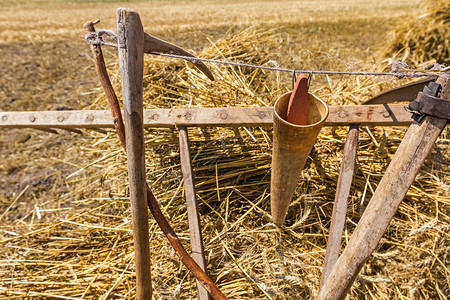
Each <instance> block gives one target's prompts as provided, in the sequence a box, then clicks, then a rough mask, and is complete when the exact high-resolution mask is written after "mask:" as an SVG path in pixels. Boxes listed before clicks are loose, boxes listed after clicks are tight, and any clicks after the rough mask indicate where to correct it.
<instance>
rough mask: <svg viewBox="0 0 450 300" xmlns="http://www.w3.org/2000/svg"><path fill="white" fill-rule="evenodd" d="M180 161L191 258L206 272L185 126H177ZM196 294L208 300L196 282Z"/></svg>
mask: <svg viewBox="0 0 450 300" xmlns="http://www.w3.org/2000/svg"><path fill="white" fill-rule="evenodd" d="M178 132H179V141H180V161H181V170H182V172H183V178H184V191H185V195H186V204H187V214H188V220H189V232H190V235H191V247H192V258H193V259H194V260H195V262H196V263H197V264H198V265H199V266H200V268H201V269H202V270H203V271H204V272H205V273H207V272H206V261H205V251H204V246H203V238H202V227H201V224H200V215H199V212H198V203H197V194H196V191H195V182H194V175H193V171H192V162H191V151H190V148H189V136H188V131H187V128H186V126H179V127H178ZM197 294H198V299H199V300H208V299H210V298H209V294H208V291H207V290H206V289H205V288H204V287H203V286H202V285H201V284H200V282H199V281H198V280H197Z"/></svg>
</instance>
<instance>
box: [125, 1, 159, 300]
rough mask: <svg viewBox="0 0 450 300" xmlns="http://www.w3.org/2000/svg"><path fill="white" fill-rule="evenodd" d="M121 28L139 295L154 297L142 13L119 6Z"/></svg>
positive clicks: (137, 291) (148, 297)
mask: <svg viewBox="0 0 450 300" xmlns="http://www.w3.org/2000/svg"><path fill="white" fill-rule="evenodd" d="M117 32H118V44H119V64H120V75H121V79H122V96H123V106H124V121H125V136H126V149H127V160H128V178H129V182H130V198H131V216H132V225H133V240H134V252H135V254H134V255H135V256H134V257H135V270H136V298H137V299H151V298H152V284H151V277H150V248H149V234H148V211H147V198H146V196H147V191H146V180H145V151H144V129H143V98H142V80H143V70H144V52H143V46H144V30H143V27H142V24H141V20H140V18H139V15H138V14H137V13H136V12H135V11H132V10H129V9H124V8H119V9H118V10H117Z"/></svg>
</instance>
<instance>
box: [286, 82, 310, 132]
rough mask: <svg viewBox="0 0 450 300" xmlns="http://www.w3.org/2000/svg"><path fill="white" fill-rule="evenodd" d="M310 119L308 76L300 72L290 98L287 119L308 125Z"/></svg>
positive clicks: (294, 122) (296, 123)
mask: <svg viewBox="0 0 450 300" xmlns="http://www.w3.org/2000/svg"><path fill="white" fill-rule="evenodd" d="M307 119H308V78H307V77H306V76H305V74H300V76H298V78H297V82H296V83H295V86H294V90H293V91H292V94H291V97H290V98H289V104H288V110H287V114H286V121H288V122H289V123H292V124H295V125H306V122H307Z"/></svg>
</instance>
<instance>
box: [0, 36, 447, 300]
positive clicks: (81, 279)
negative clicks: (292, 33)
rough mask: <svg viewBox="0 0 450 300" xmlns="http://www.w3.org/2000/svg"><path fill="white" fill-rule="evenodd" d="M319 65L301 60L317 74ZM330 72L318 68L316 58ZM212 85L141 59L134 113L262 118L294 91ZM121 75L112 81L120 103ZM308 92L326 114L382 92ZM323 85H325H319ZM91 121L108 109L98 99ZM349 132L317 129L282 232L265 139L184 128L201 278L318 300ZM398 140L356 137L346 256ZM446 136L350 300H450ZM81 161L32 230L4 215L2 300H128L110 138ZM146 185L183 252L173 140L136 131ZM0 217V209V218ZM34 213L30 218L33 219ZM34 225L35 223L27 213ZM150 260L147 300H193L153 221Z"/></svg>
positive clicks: (396, 131)
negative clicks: (239, 111) (208, 111)
mask: <svg viewBox="0 0 450 300" xmlns="http://www.w3.org/2000/svg"><path fill="white" fill-rule="evenodd" d="M281 38H282V36H280V35H279V34H276V33H274V32H271V31H269V32H266V31H258V30H255V29H248V30H245V31H243V32H240V33H237V34H228V35H226V36H225V37H224V38H223V39H221V40H219V41H218V42H216V43H212V44H211V45H210V46H209V47H207V48H206V49H204V50H203V51H202V52H200V53H197V55H198V56H201V57H207V58H219V59H222V58H226V59H229V60H237V61H244V62H249V63H255V64H260V65H274V64H276V63H275V62H274V60H276V59H281V58H280V56H276V55H274V51H272V52H269V51H268V50H265V49H270V48H271V49H276V48H277V41H278V40H279V39H281ZM319 56H320V57H321V59H322V60H323V59H324V58H323V57H322V54H320V53H308V54H305V56H304V61H305V64H308V63H310V64H311V65H313V64H314V62H315V60H319V59H318V57H319ZM325 59H326V58H325ZM209 67H210V68H211V70H212V72H213V74H214V76H215V78H216V81H215V82H208V81H207V79H206V78H205V77H204V76H203V75H202V74H201V73H199V72H197V70H195V69H194V68H192V67H191V66H189V63H185V62H182V61H179V60H174V59H168V58H159V57H155V56H147V57H146V60H145V77H144V88H145V92H144V102H145V103H144V106H145V107H147V108H151V107H153V108H163V107H164V108H167V107H212V106H217V107H223V106H249V105H257V106H266V105H272V104H273V103H274V101H275V100H276V99H277V98H278V96H279V95H281V94H282V93H283V92H285V91H287V90H289V89H290V82H291V79H290V77H289V76H284V77H283V75H282V74H277V73H273V72H271V73H268V72H265V71H262V70H255V69H249V68H239V67H231V66H219V65H209ZM118 69H119V68H118V66H117V65H111V66H110V71H111V77H112V79H113V81H114V85H115V88H116V91H120V86H119V82H120V81H119V71H118ZM318 82H320V84H317V83H315V84H314V85H313V87H312V90H311V91H312V92H313V93H315V94H317V95H318V96H319V97H321V98H322V99H324V100H325V101H326V102H327V103H329V104H351V103H359V102H361V101H363V100H364V99H366V98H367V96H370V95H374V94H376V93H377V92H378V91H379V90H381V89H382V88H385V87H386V86H389V85H395V84H398V82H397V81H396V82H394V83H393V82H392V79H391V78H383V79H370V78H362V77H341V78H322V79H320V81H318ZM322 83H323V84H322ZM92 107H93V108H99V109H100V108H101V109H105V108H107V102H106V99H105V97H104V96H103V95H100V96H99V97H98V98H97V99H96V101H95V102H94V104H93V105H92ZM346 131H347V128H336V129H330V128H325V129H324V130H323V131H322V132H321V135H319V139H318V142H317V143H316V145H315V147H314V149H313V151H312V153H311V155H310V159H308V162H307V165H306V167H305V170H304V172H303V176H302V178H301V180H300V181H299V184H298V187H297V191H296V194H295V199H294V201H293V202H292V205H291V206H290V210H289V214H288V217H287V221H286V225H285V226H284V227H282V228H281V229H279V228H277V227H275V226H274V225H273V224H272V223H271V218H270V216H269V212H270V208H269V199H270V197H269V196H270V194H269V193H270V187H269V182H270V161H271V145H272V144H271V143H272V135H271V130H269V129H262V128H236V129H231V128H223V129H216V128H206V129H199V128H190V129H189V134H190V139H191V152H192V159H193V165H194V175H195V180H196V188H197V192H198V201H199V209H200V214H201V224H202V228H203V237H204V242H205V248H206V249H205V251H206V259H207V264H208V266H207V267H208V271H209V273H210V275H211V276H212V278H213V279H214V280H215V281H216V282H217V283H218V286H219V287H220V288H221V290H222V291H223V292H224V293H225V294H226V295H227V296H228V297H229V298H231V299H314V297H316V296H317V294H318V287H319V280H320V274H321V267H322V262H323V258H324V254H325V248H326V241H327V237H328V227H329V223H330V219H331V212H332V201H333V199H334V193H335V187H336V181H337V177H338V174H339V166H340V162H341V159H342V150H343V145H344V141H345V140H344V139H345V133H346ZM403 133H404V129H402V128H384V129H383V128H368V127H366V128H362V129H361V132H360V145H359V150H358V172H357V176H356V177H355V179H354V184H353V189H352V193H351V197H350V199H349V210H348V211H349V213H348V218H347V222H346V228H345V236H344V239H343V246H345V245H346V242H347V241H348V239H349V237H350V236H351V234H352V232H353V230H354V228H355V225H356V223H357V222H358V220H359V218H360V216H361V214H362V212H363V211H364V208H365V206H366V205H367V202H368V201H369V199H370V197H371V195H372V194H373V192H374V190H375V189H376V186H377V183H378V182H379V180H380V178H381V176H382V174H383V172H384V170H385V169H386V166H387V165H388V164H389V161H390V158H391V157H392V156H393V154H394V153H395V150H396V148H397V146H398V144H399V142H400V141H401V138H402V135H403ZM449 144H450V140H449V135H448V131H445V132H443V134H442V136H441V138H440V139H439V141H438V142H437V144H436V147H435V149H434V150H433V152H432V154H431V155H430V157H429V159H428V160H427V162H426V164H425V166H424V167H423V168H422V170H421V172H420V174H419V175H418V177H417V180H416V181H415V183H414V185H413V186H412V187H411V189H410V191H409V192H408V194H407V196H406V199H405V200H404V202H403V203H402V205H401V206H400V208H399V211H398V213H397V214H396V217H395V219H394V220H393V222H392V224H391V226H390V227H389V230H388V232H387V233H386V234H385V236H384V238H383V239H382V241H381V243H380V246H379V248H378V250H377V251H376V252H375V253H374V254H373V255H372V256H371V258H370V259H369V261H368V262H367V264H366V265H365V266H364V268H363V270H362V271H361V274H360V275H359V276H358V279H357V280H356V282H355V284H354V285H353V288H352V289H351V291H350V299H365V298H367V299H446V298H448V296H450V288H449V277H450V271H449V267H448V266H449V265H450V257H449V255H448V253H450V244H449V235H450V225H449V221H450V196H449V195H450V193H449V186H450V176H448V175H449V172H450V169H449V165H450V160H449V158H450V151H449ZM83 151H84V153H86V154H87V155H90V156H92V157H95V159H93V161H92V163H91V164H90V165H87V166H84V167H82V166H80V171H79V172H76V173H74V174H72V175H71V176H68V178H64V183H65V184H66V185H68V186H69V188H70V189H69V190H70V191H69V192H67V193H65V194H64V195H62V196H61V198H59V199H58V201H56V202H48V203H45V204H44V205H43V206H42V207H40V209H41V211H42V210H45V211H46V212H45V213H42V212H41V215H42V216H41V218H39V220H38V219H37V218H34V219H32V218H21V219H20V220H19V221H18V219H17V216H15V215H14V214H13V213H11V211H10V212H8V213H6V214H5V215H4V216H2V217H3V219H2V220H1V221H2V223H1V227H0V229H1V230H0V243H1V245H2V248H3V249H5V250H4V251H2V253H1V254H0V259H1V264H2V268H1V269H0V276H1V278H2V280H1V283H0V299H11V298H14V297H16V298H26V297H31V298H54V297H58V298H62V299H128V298H133V297H134V290H133V286H134V270H133V247H132V235H131V225H130V210H129V200H128V183H127V174H126V156H125V154H124V152H123V151H122V150H121V149H120V145H119V143H118V139H117V138H116V136H115V134H114V132H111V131H110V132H108V133H107V134H100V133H90V134H89V142H88V143H86V144H85V146H84V148H83ZM146 151H147V152H146V155H147V157H146V158H147V160H146V164H147V165H146V167H147V173H148V176H147V178H148V181H149V184H150V185H151V187H152V189H153V190H154V192H155V195H156V197H157V199H158V201H159V203H160V205H161V207H162V208H163V211H164V213H165V215H166V217H167V218H168V219H169V221H170V222H171V224H172V225H173V226H174V229H175V231H176V232H177V233H178V234H179V236H180V238H181V240H182V242H183V243H184V245H185V246H186V247H187V248H188V249H189V248H190V245H189V230H188V221H187V212H186V204H185V200H184V190H183V181H182V176H181V170H180V162H179V149H178V136H177V131H176V130H175V129H151V130H146ZM3 205H4V206H6V203H5V204H3ZM35 211H36V209H35V208H34V212H35ZM32 215H33V216H35V215H36V214H35V213H33V214H32ZM149 222H150V236H151V240H150V247H151V249H150V251H151V260H152V279H153V286H154V295H155V299H195V297H196V287H195V281H194V279H193V277H192V276H191V275H190V274H189V272H188V271H187V270H186V268H185V267H184V266H183V265H182V264H181V263H180V260H179V259H178V257H177V256H176V254H175V253H174V251H173V250H172V249H171V247H170V245H169V243H168V242H167V241H166V240H165V237H164V236H163V234H162V232H161V231H160V230H159V228H158V227H157V225H156V223H155V221H154V220H153V219H149Z"/></svg>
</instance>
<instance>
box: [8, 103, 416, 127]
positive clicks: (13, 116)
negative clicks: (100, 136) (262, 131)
mask: <svg viewBox="0 0 450 300" xmlns="http://www.w3.org/2000/svg"><path fill="white" fill-rule="evenodd" d="M329 110H330V113H329V115H328V119H327V120H326V122H325V126H348V125H350V124H360V125H361V126H408V125H410V124H411V123H412V119H411V114H410V113H409V112H407V111H406V110H405V109H404V105H402V104H385V105H342V106H329ZM272 114H273V108H271V107H233V108H231V107H226V108H175V109H146V110H144V128H163V127H169V128H170V127H175V126H177V125H183V126H187V127H189V126H195V127H216V126H217V127H221V126H223V127H238V126H257V127H271V126H272V125H273V115H272ZM0 127H9V128H20V127H22V128H25V127H27V128H29V127H34V128H113V127H114V123H113V119H112V117H111V112H109V111H106V110H84V111H79V110H71V111H27V112H0Z"/></svg>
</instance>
